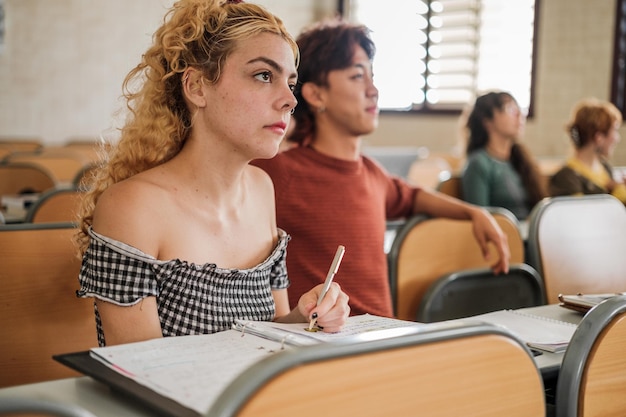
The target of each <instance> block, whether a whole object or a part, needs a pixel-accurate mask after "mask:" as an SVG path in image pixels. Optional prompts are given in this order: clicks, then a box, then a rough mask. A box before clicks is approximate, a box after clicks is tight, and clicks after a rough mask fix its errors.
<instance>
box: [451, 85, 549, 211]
mask: <svg viewBox="0 0 626 417" xmlns="http://www.w3.org/2000/svg"><path fill="white" fill-rule="evenodd" d="M524 125H525V115H524V112H522V110H521V109H520V107H519V105H518V104H517V101H515V98H513V96H512V95H511V94H509V93H506V92H490V93H487V94H484V95H482V96H480V97H478V98H477V99H476V102H475V103H474V106H473V108H472V110H471V112H470V114H469V116H468V118H467V123H466V128H467V133H468V141H467V163H466V165H465V168H464V171H463V177H462V194H463V199H464V200H465V201H467V202H469V203H472V204H476V205H479V206H483V207H487V206H491V207H504V208H506V209H508V210H510V211H511V212H512V213H513V214H514V215H515V216H516V217H517V218H518V219H520V220H523V219H525V218H526V217H528V214H529V213H530V211H531V209H532V208H533V206H534V205H535V204H536V203H537V202H539V201H540V200H541V199H542V198H544V197H546V196H547V192H546V190H545V188H546V186H545V181H543V179H542V177H541V173H540V171H539V168H538V166H537V164H536V162H535V161H534V160H533V158H532V157H531V155H530V153H529V152H528V150H527V149H526V148H525V147H524V146H523V145H522V144H521V143H519V139H520V138H521V136H522V134H523V130H524Z"/></svg>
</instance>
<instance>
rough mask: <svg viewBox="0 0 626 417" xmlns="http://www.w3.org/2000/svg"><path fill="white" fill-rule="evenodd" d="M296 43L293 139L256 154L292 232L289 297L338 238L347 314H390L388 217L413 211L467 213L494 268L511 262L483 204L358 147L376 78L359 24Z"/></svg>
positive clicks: (310, 34)
mask: <svg viewBox="0 0 626 417" xmlns="http://www.w3.org/2000/svg"><path fill="white" fill-rule="evenodd" d="M297 43H298V47H299V49H300V56H301V60H300V66H299V68H298V87H297V88H296V92H295V94H296V98H297V99H298V105H297V107H296V111H295V114H294V118H295V121H296V126H295V128H294V130H293V132H292V134H291V135H290V137H289V140H291V141H292V142H295V143H296V146H295V147H293V148H291V149H289V150H286V151H284V152H281V153H279V154H278V155H277V156H276V157H274V158H272V159H269V160H257V161H254V163H255V164H256V165H258V166H260V167H261V168H263V169H264V170H266V171H267V172H268V173H269V174H270V177H272V180H273V181H274V188H275V190H276V216H277V222H278V225H279V227H281V228H284V229H285V230H287V231H288V233H289V234H290V235H291V236H292V240H291V241H290V243H289V255H288V256H287V268H288V270H289V277H290V279H291V282H292V285H291V287H290V288H289V296H290V301H291V304H292V305H295V304H296V303H297V300H298V297H299V295H300V294H302V292H303V291H305V289H306V288H307V287H309V286H310V285H311V284H312V283H317V284H319V283H321V282H323V281H324V278H325V276H326V272H327V268H328V260H329V259H332V257H333V254H334V251H335V249H336V248H337V245H339V244H341V245H344V246H345V247H346V254H345V256H344V258H343V262H342V264H341V269H340V270H339V271H338V273H337V276H336V280H337V282H339V283H340V284H341V288H342V290H343V291H345V292H346V293H347V294H348V296H349V297H350V299H349V303H350V308H351V312H352V313H353V314H363V313H370V314H376V315H382V316H391V315H392V314H393V311H392V305H391V295H390V290H389V283H388V273H387V258H386V255H385V253H384V235H385V226H386V220H388V219H389V220H390V219H398V218H403V217H409V216H411V215H413V214H417V213H426V214H429V215H431V216H445V217H450V218H456V219H471V220H472V221H473V224H474V231H475V235H476V240H477V241H478V242H479V245H480V247H481V249H482V250H483V253H485V254H487V253H488V250H487V245H488V242H493V243H494V244H495V246H496V248H497V251H498V259H492V260H491V262H492V266H493V269H494V270H495V271H496V272H506V271H507V270H508V262H509V249H508V245H507V243H506V238H505V237H504V235H503V233H502V231H501V230H500V228H499V227H498V225H497V223H496V222H495V220H494V219H493V217H491V216H490V215H489V214H488V213H487V211H486V210H484V209H482V208H479V207H477V206H473V205H469V204H466V203H464V202H462V201H460V200H457V199H453V198H450V197H448V196H444V195H442V194H440V193H435V192H430V191H428V190H425V189H419V188H416V187H412V186H410V185H409V184H407V183H406V182H405V181H403V180H402V179H400V178H398V177H393V176H391V175H389V174H388V173H387V172H386V171H384V169H383V168H382V167H381V166H380V165H379V164H377V163H376V162H374V161H373V160H371V159H369V158H367V157H366V156H363V155H362V154H361V144H362V140H363V139H362V138H363V136H364V135H366V134H368V133H371V132H372V131H373V130H374V129H375V128H376V127H377V125H378V104H377V103H378V90H377V89H376V86H375V85H374V82H373V74H372V59H373V56H374V44H373V43H372V41H371V39H370V37H369V31H368V29H367V28H366V27H364V26H362V25H356V24H351V23H348V22H344V21H330V22H321V23H319V24H317V25H314V26H313V27H312V28H310V29H309V30H307V31H305V32H303V33H302V34H301V35H300V36H299V37H298V39H297Z"/></svg>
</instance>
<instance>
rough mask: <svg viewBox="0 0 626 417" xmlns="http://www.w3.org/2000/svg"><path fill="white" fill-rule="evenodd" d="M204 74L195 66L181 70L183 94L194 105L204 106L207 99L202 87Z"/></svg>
mask: <svg viewBox="0 0 626 417" xmlns="http://www.w3.org/2000/svg"><path fill="white" fill-rule="evenodd" d="M205 82H206V80H205V78H204V75H203V74H202V72H201V71H199V70H198V69H196V68H193V67H189V68H187V69H186V70H185V72H183V77H182V83H183V95H184V96H185V98H186V99H187V100H188V101H189V102H191V103H192V104H194V105H195V106H196V107H199V108H201V107H206V103H207V99H206V95H205V91H204V89H203V88H202V87H204V83H205Z"/></svg>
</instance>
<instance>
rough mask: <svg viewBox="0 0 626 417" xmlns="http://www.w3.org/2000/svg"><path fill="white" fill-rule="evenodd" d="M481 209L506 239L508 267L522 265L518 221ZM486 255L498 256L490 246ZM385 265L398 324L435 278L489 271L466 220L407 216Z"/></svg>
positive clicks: (505, 213) (413, 310)
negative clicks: (482, 269) (470, 271)
mask: <svg viewBox="0 0 626 417" xmlns="http://www.w3.org/2000/svg"><path fill="white" fill-rule="evenodd" d="M487 210H488V211H489V212H490V213H491V214H492V215H493V216H494V219H495V220H496V222H497V223H498V224H499V225H500V227H501V228H502V230H503V232H504V233H505V234H506V235H507V238H508V243H509V249H510V253H511V258H510V262H511V263H523V262H524V241H523V239H522V236H521V233H520V229H519V222H518V220H517V219H516V218H515V216H514V215H513V214H512V213H511V212H510V211H508V210H506V209H504V208H501V207H490V208H487ZM490 254H491V259H492V261H491V262H494V261H495V260H496V259H497V256H498V254H497V253H496V251H495V249H494V248H493V246H492V245H490ZM387 260H388V268H389V285H390V289H391V295H392V301H393V305H394V312H395V314H396V316H397V317H398V318H399V319H403V320H415V317H416V314H417V309H418V306H419V304H420V302H421V300H422V297H423V296H424V294H425V293H426V290H427V288H428V287H429V286H430V285H431V284H432V283H433V282H435V281H436V280H437V279H438V278H439V277H441V276H443V275H445V274H449V273H452V272H457V271H461V270H466V269H473V268H486V267H490V266H491V263H490V262H489V261H487V260H485V258H484V257H483V254H482V252H481V250H480V247H479V246H478V243H477V242H476V239H475V238H474V233H473V227H472V222H471V221H470V220H452V219H447V218H432V217H428V216H425V215H418V216H414V217H412V218H411V219H409V220H407V221H406V222H405V223H404V225H403V226H402V227H401V228H400V229H399V230H398V231H397V233H396V236H395V238H394V240H393V243H392V244H391V248H390V250H389V253H388V254H387Z"/></svg>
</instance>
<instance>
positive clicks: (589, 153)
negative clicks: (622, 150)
mask: <svg viewBox="0 0 626 417" xmlns="http://www.w3.org/2000/svg"><path fill="white" fill-rule="evenodd" d="M621 124H622V115H621V113H620V112H619V110H618V109H617V107H615V106H614V105H613V104H611V103H609V102H607V101H601V100H598V99H595V98H589V99H585V100H581V101H580V102H578V103H576V105H575V106H574V110H573V112H572V119H571V121H570V122H569V123H568V124H567V132H568V133H569V136H570V138H571V140H572V144H573V145H574V155H573V156H572V157H571V158H569V159H568V160H567V162H566V164H565V166H563V167H562V168H561V169H560V170H559V171H558V172H557V173H556V174H554V176H553V177H552V178H551V179H550V193H551V194H552V195H554V196H558V195H583V194H611V195H613V196H614V197H616V198H618V199H619V200H620V201H621V202H623V203H626V186H625V185H624V180H623V178H616V177H615V176H614V175H613V168H612V167H611V164H610V163H609V158H610V157H611V156H612V155H613V151H614V150H615V146H616V145H617V144H618V143H619V141H620V134H619V131H618V129H619V127H620V126H621Z"/></svg>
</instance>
